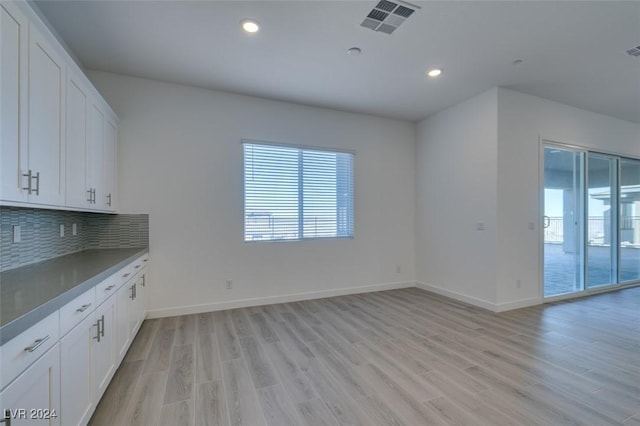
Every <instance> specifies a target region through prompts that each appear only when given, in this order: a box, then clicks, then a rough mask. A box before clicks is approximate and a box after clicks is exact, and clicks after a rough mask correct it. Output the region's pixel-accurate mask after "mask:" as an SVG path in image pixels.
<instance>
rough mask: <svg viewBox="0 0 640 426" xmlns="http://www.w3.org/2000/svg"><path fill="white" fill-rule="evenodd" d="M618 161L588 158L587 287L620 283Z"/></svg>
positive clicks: (597, 156) (602, 157)
mask: <svg viewBox="0 0 640 426" xmlns="http://www.w3.org/2000/svg"><path fill="white" fill-rule="evenodd" d="M617 170H618V167H617V159H616V158H613V157H609V156H603V155H599V154H593V153H589V155H588V157H587V204H586V207H587V212H586V214H587V223H586V225H587V238H586V242H587V287H588V288H596V287H603V286H607V285H612V284H616V283H617V282H618V257H617V254H616V251H617V248H618V243H617V240H618V231H617V230H618V226H617V214H616V212H617V202H616V200H615V198H616V197H615V194H616V187H617V184H616V181H617Z"/></svg>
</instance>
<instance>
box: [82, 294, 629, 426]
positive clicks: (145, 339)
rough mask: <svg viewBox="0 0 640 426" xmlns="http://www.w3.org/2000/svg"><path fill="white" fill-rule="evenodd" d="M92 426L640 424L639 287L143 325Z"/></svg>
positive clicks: (370, 298)
mask: <svg viewBox="0 0 640 426" xmlns="http://www.w3.org/2000/svg"><path fill="white" fill-rule="evenodd" d="M92 424H94V425H127V424H129V425H158V424H161V425H171V426H177V425H182V424H185V425H194V426H199V425H218V424H220V425H229V424H231V425H251V426H253V425H265V424H268V425H273V426H284V425H305V424H306V425H314V426H315V425H338V424H349V425H366V426H368V425H430V424H433V425H445V424H456V425H481V424H485V425H515V424H523V425H564V424H571V425H573V424H586V425H605V424H624V425H640V287H637V288H632V289H627V290H623V291H619V292H613V293H607V294H602V295H598V296H593V297H589V298H583V299H579V300H574V301H571V302H564V303H556V304H552V305H546V306H539V307H534V308H527V309H520V310H517V311H511V312H507V313H503V314H492V313H490V312H487V311H484V310H481V309H478V308H474V307H470V306H467V305H464V304H461V303H458V302H455V301H452V300H449V299H446V298H443V297H439V296H435V295H433V294H431V293H427V292H425V291H422V290H419V289H403V290H393V291H385V292H378V293H368V294H363V295H353V296H342V297H335V298H330V299H321V300H314V301H308V302H299V303H286V304H279V305H270V306H263V307H257V308H248V309H235V310H231V311H224V312H215V313H207V314H200V315H190V316H182V317H173V318H163V319H158V320H147V321H145V322H144V324H143V326H142V328H141V330H140V332H139V334H138V336H137V338H136V340H135V341H134V343H133V345H132V347H131V349H130V350H129V353H128V354H127V356H126V358H125V360H124V362H123V364H122V365H121V367H120V369H119V370H118V372H117V373H116V376H115V377H114V380H113V381H112V383H111V385H110V386H109V389H108V390H107V392H106V394H105V396H104V397H103V399H102V401H101V403H100V405H99V406H98V408H97V411H96V413H95V415H94V417H93V419H92Z"/></svg>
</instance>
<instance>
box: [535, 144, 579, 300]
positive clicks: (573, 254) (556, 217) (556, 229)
mask: <svg viewBox="0 0 640 426" xmlns="http://www.w3.org/2000/svg"><path fill="white" fill-rule="evenodd" d="M583 204H584V154H583V153H582V152H577V151H571V150H568V149H561V148H557V147H553V146H548V147H545V148H544V221H543V225H544V296H545V297H552V296H559V295H562V294H568V293H575V292H577V291H582V290H583V289H584V254H583V253H584V252H583V248H584V241H583V234H584V233H583V232H581V230H582V229H583V219H582V218H583V215H582V212H583V211H584V207H583Z"/></svg>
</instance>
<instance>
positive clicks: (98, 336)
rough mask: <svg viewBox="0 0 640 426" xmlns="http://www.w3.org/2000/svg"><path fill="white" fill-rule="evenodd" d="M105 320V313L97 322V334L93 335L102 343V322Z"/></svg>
mask: <svg viewBox="0 0 640 426" xmlns="http://www.w3.org/2000/svg"><path fill="white" fill-rule="evenodd" d="M102 322H104V315H102V318H99V319H98V320H97V321H96V323H95V324H93V325H95V326H96V328H97V330H96V335H95V336H93V338H94V339H96V340H97V341H98V343H100V337H102V336H104V331H103V330H102V327H100V323H102Z"/></svg>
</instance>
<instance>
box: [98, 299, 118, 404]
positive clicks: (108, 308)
mask: <svg viewBox="0 0 640 426" xmlns="http://www.w3.org/2000/svg"><path fill="white" fill-rule="evenodd" d="M115 318H116V301H115V298H113V297H110V298H109V299H107V300H106V301H105V302H104V303H103V304H102V305H100V306H99V307H98V309H96V322H98V323H100V334H99V335H100V337H99V338H95V339H94V340H93V353H94V357H93V360H94V362H93V373H94V395H95V398H94V401H95V402H96V403H97V402H98V400H99V399H100V398H101V397H102V394H104V391H105V390H106V389H107V386H109V381H110V380H111V378H112V377H113V374H114V373H115V369H116V366H117V365H118V363H117V362H116V358H115V349H116V347H115V344H116V330H115V327H114V324H115Z"/></svg>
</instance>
